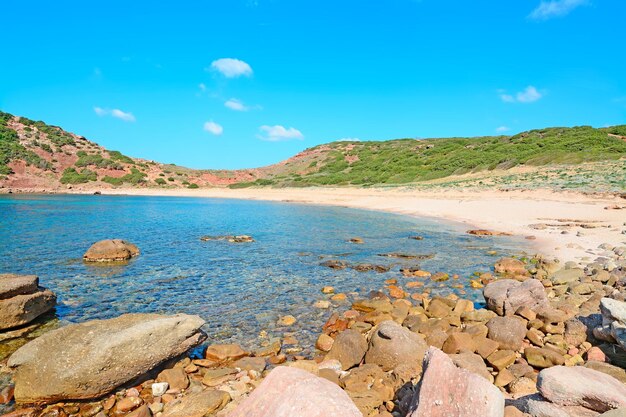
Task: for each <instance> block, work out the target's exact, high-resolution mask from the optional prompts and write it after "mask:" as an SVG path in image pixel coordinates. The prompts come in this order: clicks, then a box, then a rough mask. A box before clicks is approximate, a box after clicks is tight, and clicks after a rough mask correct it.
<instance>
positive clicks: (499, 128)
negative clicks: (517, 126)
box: [496, 126, 511, 133]
mask: <svg viewBox="0 0 626 417" xmlns="http://www.w3.org/2000/svg"><path fill="white" fill-rule="evenodd" d="M509 130H511V129H510V128H509V127H508V126H500V127H497V128H496V132H498V133H504V132H508V131H509Z"/></svg>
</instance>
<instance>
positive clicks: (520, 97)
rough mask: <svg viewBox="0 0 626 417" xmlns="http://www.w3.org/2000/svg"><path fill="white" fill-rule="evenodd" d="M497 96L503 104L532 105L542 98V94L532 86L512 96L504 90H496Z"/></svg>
mask: <svg viewBox="0 0 626 417" xmlns="http://www.w3.org/2000/svg"><path fill="white" fill-rule="evenodd" d="M498 94H499V96H500V100H502V101H504V102H505V103H532V102H534V101H537V100H539V99H540V98H541V97H543V94H542V93H540V92H539V90H537V89H536V88H535V87H533V86H532V85H529V86H528V87H526V88H525V89H524V90H523V91H519V92H517V93H516V94H515V95H514V96H513V95H512V94H509V93H507V92H506V91H505V90H498Z"/></svg>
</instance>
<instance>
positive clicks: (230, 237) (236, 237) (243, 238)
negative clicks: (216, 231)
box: [200, 235, 254, 243]
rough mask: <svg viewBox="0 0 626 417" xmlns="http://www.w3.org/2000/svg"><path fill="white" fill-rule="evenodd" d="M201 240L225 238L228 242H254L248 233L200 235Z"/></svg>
mask: <svg viewBox="0 0 626 417" xmlns="http://www.w3.org/2000/svg"><path fill="white" fill-rule="evenodd" d="M200 240H201V241H203V242H207V241H210V240H225V241H227V242H229V243H251V242H254V238H253V237H252V236H249V235H222V236H202V237H201V238H200Z"/></svg>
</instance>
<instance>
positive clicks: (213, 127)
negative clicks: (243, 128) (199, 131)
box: [204, 120, 224, 136]
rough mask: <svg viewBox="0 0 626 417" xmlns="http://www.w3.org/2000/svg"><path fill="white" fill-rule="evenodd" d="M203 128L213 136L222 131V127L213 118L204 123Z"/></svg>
mask: <svg viewBox="0 0 626 417" xmlns="http://www.w3.org/2000/svg"><path fill="white" fill-rule="evenodd" d="M204 130H206V131H207V132H209V133H210V134H212V135H215V136H219V135H221V134H222V133H223V132H224V128H223V127H222V126H220V125H218V124H217V123H215V122H214V121H213V120H209V121H208V122H205V123H204Z"/></svg>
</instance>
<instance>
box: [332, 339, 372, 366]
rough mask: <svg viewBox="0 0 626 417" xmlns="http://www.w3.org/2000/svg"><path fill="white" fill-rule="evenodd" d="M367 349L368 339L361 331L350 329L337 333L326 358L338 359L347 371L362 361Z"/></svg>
mask: <svg viewBox="0 0 626 417" xmlns="http://www.w3.org/2000/svg"><path fill="white" fill-rule="evenodd" d="M366 351H367V341H366V340H365V338H364V337H363V336H362V335H361V333H359V332H358V331H356V330H352V329H348V330H344V331H343V332H341V333H339V334H338V335H337V337H336V338H335V341H334V343H333V345H332V348H331V349H330V351H329V352H328V354H327V355H326V360H329V359H337V360H338V361H339V362H341V366H342V368H343V370H344V371H345V370H348V369H350V368H352V367H353V366H356V365H358V364H359V363H361V360H362V359H363V357H364V356H365V352H366Z"/></svg>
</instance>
